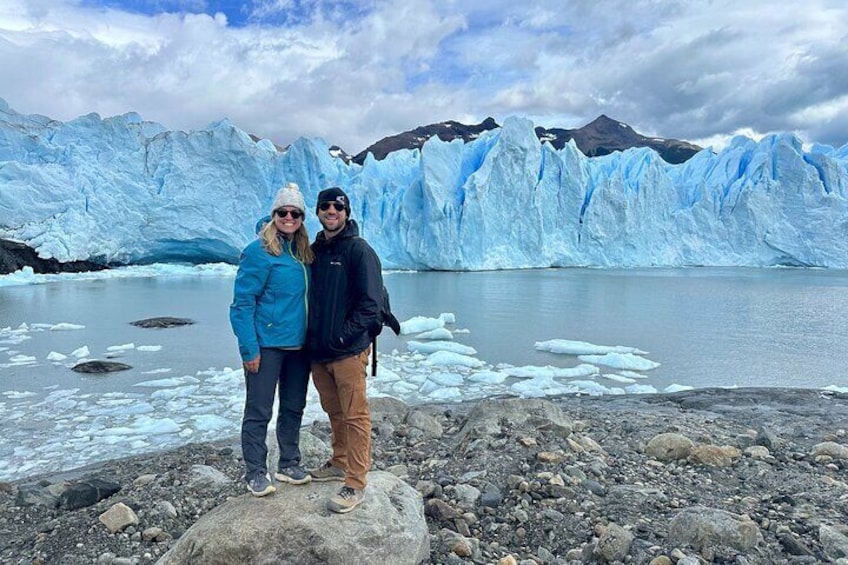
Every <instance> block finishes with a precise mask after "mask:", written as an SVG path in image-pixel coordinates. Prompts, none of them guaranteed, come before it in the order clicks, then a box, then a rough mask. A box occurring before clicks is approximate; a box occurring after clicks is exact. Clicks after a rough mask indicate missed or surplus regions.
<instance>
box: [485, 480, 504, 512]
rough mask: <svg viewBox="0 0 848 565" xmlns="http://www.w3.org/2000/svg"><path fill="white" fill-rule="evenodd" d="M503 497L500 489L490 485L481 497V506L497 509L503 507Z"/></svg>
mask: <svg viewBox="0 0 848 565" xmlns="http://www.w3.org/2000/svg"><path fill="white" fill-rule="evenodd" d="M502 500H503V495H502V494H501V491H500V489H498V488H497V487H496V486H494V485H489V486H488V488H487V489H486V490H485V492H483V494H482V495H480V504H481V505H482V506H488V507H489V508H497V507H498V506H500V505H501V501H502Z"/></svg>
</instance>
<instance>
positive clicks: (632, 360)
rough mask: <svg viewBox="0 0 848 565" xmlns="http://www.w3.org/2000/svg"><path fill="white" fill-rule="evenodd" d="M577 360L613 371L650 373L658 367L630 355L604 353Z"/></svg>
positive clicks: (657, 364) (653, 363)
mask: <svg viewBox="0 0 848 565" xmlns="http://www.w3.org/2000/svg"><path fill="white" fill-rule="evenodd" d="M578 359H580V360H581V361H585V362H587V363H597V364H599V365H606V366H607V367H613V368H615V369H629V370H635V371H650V370H651V369H656V368H657V367H659V366H660V364H659V363H656V362H654V361H651V360H649V359H645V358H643V357H639V356H638V355H634V354H632V353H606V354H604V355H580V356H578Z"/></svg>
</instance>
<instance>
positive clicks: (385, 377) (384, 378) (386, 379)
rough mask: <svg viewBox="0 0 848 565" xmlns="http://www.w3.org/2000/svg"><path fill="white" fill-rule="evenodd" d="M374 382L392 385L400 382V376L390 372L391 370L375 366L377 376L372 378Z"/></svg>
mask: <svg viewBox="0 0 848 565" xmlns="http://www.w3.org/2000/svg"><path fill="white" fill-rule="evenodd" d="M374 380H376V381H378V382H380V383H393V382H396V381H399V380H401V378H400V375H398V374H397V373H395V372H394V371H392V370H391V369H387V368H385V367H384V366H382V365H380V364H379V363H378V364H377V375H376V376H375V377H374Z"/></svg>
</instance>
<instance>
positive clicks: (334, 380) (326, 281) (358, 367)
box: [307, 187, 383, 513]
mask: <svg viewBox="0 0 848 565" xmlns="http://www.w3.org/2000/svg"><path fill="white" fill-rule="evenodd" d="M316 213H317V214H318V220H319V221H320V222H321V225H322V226H323V228H324V229H323V230H322V231H321V232H319V233H318V235H317V237H316V238H315V243H313V244H312V250H313V251H314V252H315V261H314V262H313V263H312V287H311V289H310V290H311V292H310V300H309V324H308V330H307V332H308V338H307V341H308V344H309V349H310V356H311V359H312V381H313V382H314V383H315V388H316V389H318V393H319V395H320V397H321V407H322V408H323V409H324V411H325V412H326V413H327V415H328V416H329V418H330V427H331V429H332V444H333V456H332V458H331V459H330V460H329V461H327V462H326V463H324V465H322V466H321V467H318V468H317V469H313V470H311V471H310V475H312V479H313V480H315V481H332V480H337V481H344V486H343V487H342V488H341V490H339V492H338V493H337V494H336V495H334V496H332V497H331V498H330V499H329V501H328V502H327V508H328V509H329V510H330V511H332V512H338V513H345V512H350V511H351V510H353V509H354V508H355V507H356V506H357V505H358V504H359V503H360V502H362V500H363V498H364V496H365V494H364V490H365V486H366V484H367V478H366V476H367V473H368V469H369V468H370V467H371V412H370V410H369V408H368V398H367V397H366V394H365V376H366V372H367V367H368V354H369V352H370V349H371V347H370V344H371V332H374V331H375V330H378V329H379V328H380V304H381V299H382V292H383V276H382V274H381V266H380V259H379V258H378V257H377V254H376V253H374V250H373V249H372V248H371V246H370V245H368V243H367V242H366V241H365V240H364V239H362V238H361V237H359V228H358V226H357V225H356V222H355V221H354V220H352V219H350V201H349V200H348V197H347V194H345V193H344V191H343V190H342V189H340V188H338V187H333V188H328V189H326V190H323V191H321V193H320V194H318V204H317V207H316ZM373 353H374V354H375V355H376V352H373Z"/></svg>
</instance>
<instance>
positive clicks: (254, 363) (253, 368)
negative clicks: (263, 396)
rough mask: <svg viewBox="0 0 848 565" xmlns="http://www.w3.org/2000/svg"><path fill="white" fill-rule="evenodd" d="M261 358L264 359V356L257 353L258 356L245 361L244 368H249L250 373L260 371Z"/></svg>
mask: <svg viewBox="0 0 848 565" xmlns="http://www.w3.org/2000/svg"><path fill="white" fill-rule="evenodd" d="M261 359H262V356H261V355H259V354H257V355H256V357H254V358H253V359H251V360H250V361H245V362H244V363H243V365H244V368H245V369H247V372H248V373H258V372H259V361H260V360H261Z"/></svg>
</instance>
